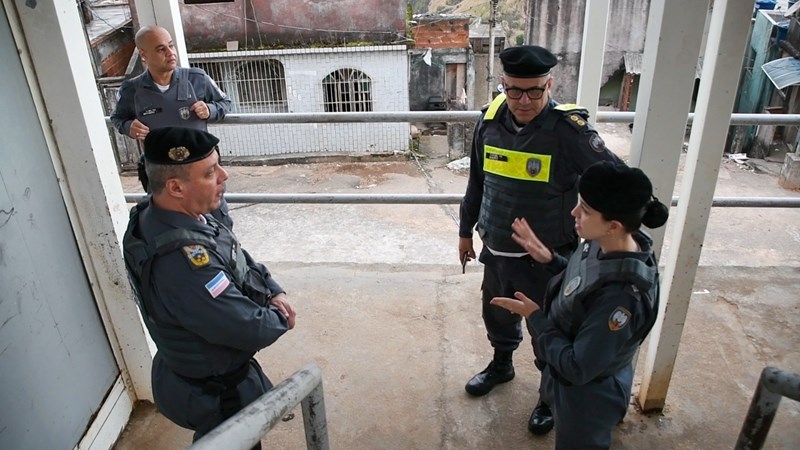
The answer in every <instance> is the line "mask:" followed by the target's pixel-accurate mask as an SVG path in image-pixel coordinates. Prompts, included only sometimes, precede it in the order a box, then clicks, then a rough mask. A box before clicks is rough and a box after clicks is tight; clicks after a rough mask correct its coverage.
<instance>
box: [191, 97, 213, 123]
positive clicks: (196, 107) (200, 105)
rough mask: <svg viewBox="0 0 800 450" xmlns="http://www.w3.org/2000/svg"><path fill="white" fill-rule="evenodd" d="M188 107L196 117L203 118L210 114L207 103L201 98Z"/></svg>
mask: <svg viewBox="0 0 800 450" xmlns="http://www.w3.org/2000/svg"><path fill="white" fill-rule="evenodd" d="M189 109H190V110H191V111H192V112H193V113H195V114H196V115H197V117H199V118H200V119H203V120H206V119H208V116H209V115H210V114H211V111H210V110H209V109H208V105H207V104H206V102H204V101H202V100H198V101H196V102H194V103H192V106H191V107H190V108H189Z"/></svg>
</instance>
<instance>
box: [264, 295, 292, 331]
mask: <svg viewBox="0 0 800 450" xmlns="http://www.w3.org/2000/svg"><path fill="white" fill-rule="evenodd" d="M269 304H270V305H272V306H274V307H276V308H277V309H278V311H280V312H281V314H283V315H284V316H286V320H287V321H288V322H289V329H290V330H291V329H292V328H294V321H295V317H296V316H297V313H295V312H294V308H292V305H290V304H289V298H288V297H286V294H283V293H281V294H278V295H276V296H275V297H272V300H270V301H269Z"/></svg>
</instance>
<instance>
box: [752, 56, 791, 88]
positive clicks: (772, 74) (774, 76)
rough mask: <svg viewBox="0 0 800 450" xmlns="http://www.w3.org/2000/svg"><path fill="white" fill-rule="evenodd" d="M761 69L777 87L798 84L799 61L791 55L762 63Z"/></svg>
mask: <svg viewBox="0 0 800 450" xmlns="http://www.w3.org/2000/svg"><path fill="white" fill-rule="evenodd" d="M761 70H763V71H764V73H766V74H767V77H768V78H769V80H770V81H772V84H774V85H775V87H776V88H778V89H783V88H785V87H787V86H794V85H795V84H800V61H798V60H797V59H796V58H794V57H792V56H789V57H787V58H780V59H775V60H772V61H770V62H768V63H766V64H764V65H762V66H761Z"/></svg>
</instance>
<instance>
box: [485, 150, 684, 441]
mask: <svg viewBox="0 0 800 450" xmlns="http://www.w3.org/2000/svg"><path fill="white" fill-rule="evenodd" d="M578 189H579V197H578V204H577V206H575V208H574V209H573V210H572V215H573V216H574V217H575V230H576V231H577V233H578V235H579V236H580V237H581V238H583V239H584V242H583V243H582V244H581V245H580V246H579V247H578V249H577V250H576V251H575V252H574V253H573V255H572V256H571V257H570V259H569V261H567V260H566V259H565V258H563V257H560V256H559V255H558V254H554V253H553V252H551V251H550V249H548V248H547V247H545V246H544V245H543V244H542V242H541V241H540V240H539V239H538V238H537V237H536V235H535V234H534V232H533V230H531V228H530V226H528V224H527V222H526V221H525V220H524V219H517V220H515V221H514V223H513V225H512V229H513V230H514V234H513V238H514V240H515V241H516V242H518V243H519V244H520V245H521V246H522V247H524V248H525V250H526V251H527V252H528V253H529V254H530V255H531V256H532V257H533V258H534V260H536V261H537V262H538V263H540V264H545V265H546V267H547V268H548V269H550V270H552V271H553V272H554V273H555V272H560V274H559V275H557V276H555V277H554V278H553V279H552V281H551V282H550V284H549V285H548V289H547V292H546V294H545V298H544V303H543V309H540V308H539V306H537V304H536V303H534V302H533V301H532V300H531V299H529V298H528V297H526V296H525V295H524V294H523V293H521V292H516V293H515V294H514V295H515V297H516V298H515V299H512V298H505V297H496V298H494V299H493V300H492V303H493V304H495V305H498V306H501V307H503V308H505V309H507V310H509V311H511V312H512V313H514V314H519V315H521V316H524V317H526V318H527V319H528V321H527V322H528V328H529V330H530V332H531V334H532V335H534V336H536V339H535V340H534V341H535V342H536V345H537V350H538V352H537V353H539V355H540V356H541V358H542V359H543V361H542V362H543V363H545V364H546V368H545V370H544V371H543V373H542V396H544V397H545V398H543V400H544V401H545V402H547V403H549V404H550V405H552V406H553V413H554V415H555V428H556V449H557V450H563V449H589V448H591V449H600V448H608V447H609V446H610V445H611V429H612V428H613V427H614V426H615V425H616V424H618V423H619V422H620V420H622V418H623V417H624V416H625V412H626V411H627V408H628V402H629V401H630V395H631V385H632V383H633V367H632V360H633V356H634V354H635V353H636V350H637V348H638V347H639V344H640V343H641V342H642V340H643V339H644V338H645V336H647V333H648V332H649V331H650V329H651V328H652V326H653V324H654V323H655V318H656V314H657V312H658V265H657V261H656V259H655V255H654V253H653V249H652V240H651V239H650V237H649V236H648V235H647V234H646V233H645V232H643V231H641V230H639V227H640V226H641V225H645V226H647V227H649V228H658V227H660V226H662V225H664V223H665V222H666V221H667V217H668V214H669V209H668V208H667V207H666V206H665V205H664V204H662V203H661V202H659V201H658V199H656V198H655V197H653V187H652V184H651V183H650V180H649V179H648V178H647V176H646V175H645V174H644V173H643V172H642V171H641V170H639V169H636V168H631V167H628V166H626V165H623V164H615V163H612V162H601V163H597V164H594V165H592V166H590V167H589V168H588V169H586V172H584V174H583V176H582V177H581V179H580V182H579V188H578ZM562 269H563V271H562Z"/></svg>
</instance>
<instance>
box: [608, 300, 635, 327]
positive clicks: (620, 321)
mask: <svg viewBox="0 0 800 450" xmlns="http://www.w3.org/2000/svg"><path fill="white" fill-rule="evenodd" d="M630 320H631V312H630V311H628V310H627V309H625V308H623V307H622V306H617V309H615V310H614V312H612V313H611V315H610V316H609V317H608V329H609V330H611V331H619V330H621V329H623V328H625V325H627V324H628V322H630Z"/></svg>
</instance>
